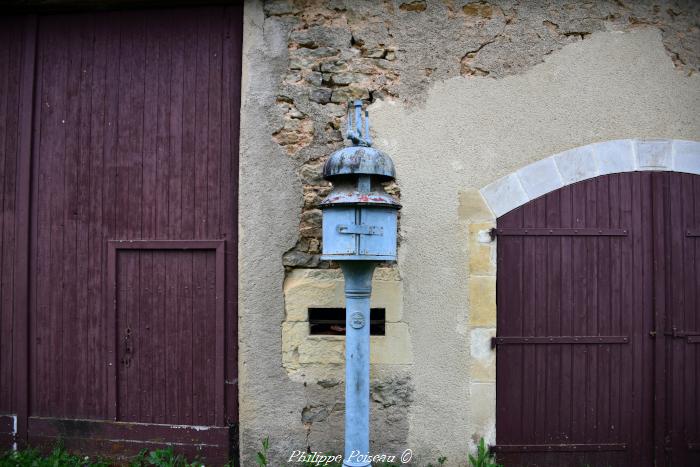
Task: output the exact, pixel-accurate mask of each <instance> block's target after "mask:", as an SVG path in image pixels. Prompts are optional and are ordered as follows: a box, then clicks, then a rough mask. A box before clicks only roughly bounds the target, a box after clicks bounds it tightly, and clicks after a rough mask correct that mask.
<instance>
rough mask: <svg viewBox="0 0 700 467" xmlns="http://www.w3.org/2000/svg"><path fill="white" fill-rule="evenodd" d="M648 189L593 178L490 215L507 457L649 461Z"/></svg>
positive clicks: (546, 461) (507, 460) (500, 442)
mask: <svg viewBox="0 0 700 467" xmlns="http://www.w3.org/2000/svg"><path fill="white" fill-rule="evenodd" d="M651 186H652V184H651V174H650V173H627V174H614V175H608V176H604V177H598V178H596V179H592V180H588V181H584V182H580V183H577V184H574V185H571V186H567V187H564V188H562V189H560V190H558V191H555V192H552V193H549V194H547V195H545V196H543V197H541V198H538V199H536V200H534V201H531V202H530V203H528V204H526V205H524V206H522V207H520V208H518V209H516V210H514V211H512V212H510V213H508V214H505V215H504V216H502V217H501V218H499V219H498V273H497V274H498V278H497V280H498V282H497V303H498V334H497V336H498V337H497V338H496V340H495V343H496V344H497V366H496V372H497V373H496V378H497V426H496V428H497V431H496V433H497V445H496V446H495V450H496V452H497V456H498V458H499V460H501V461H502V462H503V463H504V464H505V465H508V466H509V467H510V466H520V465H523V466H524V465H528V466H535V465H538V466H565V465H566V466H569V465H571V466H574V465H576V466H578V465H589V466H591V467H594V466H617V467H623V466H630V467H632V466H635V467H636V466H651V465H653V456H654V431H653V420H654V387H653V381H654V380H653V378H654V353H653V352H654V341H653V339H651V338H650V335H649V332H650V331H652V330H653V329H654V307H653V294H652V290H653V288H652V285H653V283H652V270H653V257H652V247H653V242H652V234H653V232H652V223H651V216H652V205H651V203H652V197H651Z"/></svg>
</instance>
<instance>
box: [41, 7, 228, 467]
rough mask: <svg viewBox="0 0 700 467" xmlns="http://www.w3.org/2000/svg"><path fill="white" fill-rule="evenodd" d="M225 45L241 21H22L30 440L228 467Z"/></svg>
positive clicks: (198, 13)
mask: <svg viewBox="0 0 700 467" xmlns="http://www.w3.org/2000/svg"><path fill="white" fill-rule="evenodd" d="M240 40H241V11H240V7H211V8H191V9H173V10H157V11H155V10H154V11H149V10H140V11H115V12H100V13H81V14H69V15H50V16H40V17H39V21H38V35H37V49H36V84H35V98H34V103H35V106H34V121H33V154H32V167H33V173H32V190H33V193H32V206H31V212H30V213H31V225H32V229H31V235H30V236H29V238H30V248H29V249H30V251H31V258H30V268H31V274H30V277H31V279H30V290H29V296H30V306H29V316H30V326H29V337H30V343H31V345H30V364H29V368H30V404H29V407H30V409H31V410H30V414H29V415H30V417H29V422H28V436H29V441H30V442H32V443H39V442H50V441H52V440H55V438H56V437H61V438H62V439H63V440H64V442H65V443H66V445H67V446H68V447H77V448H80V449H83V450H85V451H86V452H88V451H92V452H98V453H104V452H105V450H109V455H120V454H129V453H132V452H136V451H139V450H140V449H141V448H142V447H143V443H144V442H147V443H149V445H151V446H156V445H158V443H161V444H162V443H163V442H167V441H176V442H178V443H179V445H181V446H183V450H185V451H187V450H189V451H191V453H198V454H202V453H204V454H206V455H208V456H209V458H210V459H218V460H221V461H224V460H226V459H227V458H228V455H229V444H230V436H229V426H233V425H234V424H235V423H236V414H237V387H236V384H235V382H236V380H237V378H236V375H237V366H236V365H237V357H236V345H237V336H236V321H237V318H236V300H237V298H236V283H237V277H236V263H237V259H236V254H237V253H236V252H237V237H236V235H237V233H236V225H237V219H236V209H237V208H236V193H237V177H238V169H237V162H236V161H237V142H238V105H239V87H240ZM226 381H229V382H230V383H226ZM115 422H120V423H115ZM121 422H129V423H131V422H138V423H139V425H138V427H137V426H136V425H134V426H130V425H128V423H127V424H124V423H121ZM175 426H178V427H180V426H185V427H187V426H193V427H202V426H203V427H207V429H206V430H204V429H199V428H197V429H195V428H192V429H191V430H189V429H186V428H177V427H175ZM115 440H121V441H120V442H119V443H117V442H116V441H115ZM110 446H111V448H110ZM114 446H119V449H117V450H116V451H115V450H114Z"/></svg>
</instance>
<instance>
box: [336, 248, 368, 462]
mask: <svg viewBox="0 0 700 467" xmlns="http://www.w3.org/2000/svg"><path fill="white" fill-rule="evenodd" d="M376 265H377V263H376V262H373V261H340V267H341V269H342V270H343V275H344V276H345V320H346V321H345V322H346V326H345V456H344V460H343V465H344V466H346V467H370V462H367V461H365V460H364V456H368V455H369V299H370V295H371V294H372V274H373V273H374V268H375V267H376Z"/></svg>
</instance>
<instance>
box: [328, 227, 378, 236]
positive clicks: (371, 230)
mask: <svg viewBox="0 0 700 467" xmlns="http://www.w3.org/2000/svg"><path fill="white" fill-rule="evenodd" d="M383 232H384V229H383V228H382V227H379V226H376V225H358V224H351V225H339V226H338V233H341V234H360V235H382V233H383Z"/></svg>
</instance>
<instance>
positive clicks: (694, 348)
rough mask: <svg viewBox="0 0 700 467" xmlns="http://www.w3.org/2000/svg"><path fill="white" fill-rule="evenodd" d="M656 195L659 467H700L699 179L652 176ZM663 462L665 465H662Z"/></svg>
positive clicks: (697, 177) (692, 176)
mask: <svg viewBox="0 0 700 467" xmlns="http://www.w3.org/2000/svg"><path fill="white" fill-rule="evenodd" d="M655 177H656V180H655V182H656V188H657V189H658V190H659V192H660V196H659V197H658V199H659V204H661V206H659V208H658V209H655V212H657V213H658V214H657V216H658V219H655V223H661V224H662V225H663V235H664V247H663V251H662V253H663V255H662V256H661V257H659V258H658V259H659V260H662V261H664V263H665V265H666V268H665V270H664V272H665V274H664V276H663V277H661V278H660V279H661V281H663V283H664V284H665V296H664V300H663V302H664V303H665V311H666V316H665V323H664V325H663V328H661V329H660V330H659V331H662V332H657V338H658V339H660V340H661V342H660V343H661V345H662V348H663V352H664V355H663V358H664V368H665V374H664V375H663V380H662V384H663V386H662V387H661V388H660V390H662V391H663V393H664V398H665V400H666V404H665V407H664V411H663V419H664V421H665V423H664V427H663V431H662V434H663V438H662V439H661V440H660V441H661V442H662V443H663V451H662V453H663V458H662V459H660V460H661V462H659V463H658V465H667V466H694V465H700V176H697V175H690V174H680V173H659V174H655ZM662 462H663V463H662Z"/></svg>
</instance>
